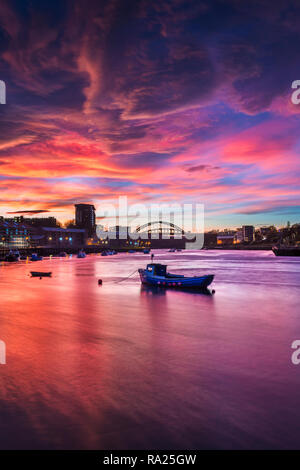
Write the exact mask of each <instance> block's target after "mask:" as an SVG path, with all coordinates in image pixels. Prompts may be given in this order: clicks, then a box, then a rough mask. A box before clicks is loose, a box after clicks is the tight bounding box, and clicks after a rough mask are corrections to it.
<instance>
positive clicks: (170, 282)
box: [138, 263, 214, 289]
mask: <svg viewBox="0 0 300 470" xmlns="http://www.w3.org/2000/svg"><path fill="white" fill-rule="evenodd" d="M138 271H139V274H140V279H141V282H142V284H148V285H151V286H155V287H162V288H166V287H171V288H178V289H179V288H180V289H206V288H207V287H208V286H209V285H210V284H211V283H212V281H213V279H214V275H213V274H208V275H204V276H193V277H185V276H182V275H180V274H171V273H168V272H167V266H166V265H165V264H158V263H151V264H147V268H146V269H139V270H138Z"/></svg>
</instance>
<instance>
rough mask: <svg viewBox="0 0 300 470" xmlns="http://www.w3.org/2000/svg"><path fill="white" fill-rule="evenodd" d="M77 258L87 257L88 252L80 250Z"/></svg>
mask: <svg viewBox="0 0 300 470" xmlns="http://www.w3.org/2000/svg"><path fill="white" fill-rule="evenodd" d="M77 258H86V253H85V251H83V250H79V251H78V254H77Z"/></svg>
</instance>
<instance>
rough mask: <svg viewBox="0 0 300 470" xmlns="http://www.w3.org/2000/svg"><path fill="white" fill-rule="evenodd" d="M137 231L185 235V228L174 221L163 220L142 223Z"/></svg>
mask: <svg viewBox="0 0 300 470" xmlns="http://www.w3.org/2000/svg"><path fill="white" fill-rule="evenodd" d="M136 232H137V233H148V234H151V233H158V234H163V235H167V234H169V235H184V230H183V229H182V228H180V227H179V226H178V225H175V224H173V223H172V222H165V221H163V220H158V221H154V222H148V223H147V224H144V225H140V226H139V227H137V228H136Z"/></svg>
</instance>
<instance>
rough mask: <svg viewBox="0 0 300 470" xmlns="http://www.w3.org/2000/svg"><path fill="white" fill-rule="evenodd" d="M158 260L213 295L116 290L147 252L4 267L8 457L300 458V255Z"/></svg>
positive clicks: (0, 379) (129, 286) (2, 407)
mask: <svg viewBox="0 0 300 470" xmlns="http://www.w3.org/2000/svg"><path fill="white" fill-rule="evenodd" d="M155 258H156V261H160V262H166V263H167V264H168V265H169V266H170V270H172V271H173V272H177V273H184V274H186V275H194V274H196V273H199V272H203V273H215V275H216V277H215V281H214V284H213V286H212V287H213V288H214V289H215V290H216V293H215V295H214V296H206V295H203V294H193V293H186V292H179V291H162V292H159V293H157V292H153V291H151V290H147V289H145V288H141V286H140V282H139V279H138V277H137V275H133V276H132V277H131V278H129V279H127V280H125V281H123V282H118V281H120V280H121V279H122V278H124V277H126V276H128V275H129V274H131V273H132V272H133V271H135V270H136V269H138V268H139V267H144V266H145V264H146V262H147V261H148V259H149V255H148V256H147V255H143V254H130V255H129V254H118V255H116V256H110V257H101V256H96V255H91V256H89V257H87V258H86V259H76V258H74V257H73V258H68V259H52V260H50V259H46V260H44V261H42V262H36V263H26V262H19V263H16V264H14V263H11V264H5V265H2V266H1V267H0V288H1V307H0V311H1V313H0V339H1V340H3V341H5V343H6V346H7V364H6V365H1V366H0V448H2V449H11V448H34V449H37V448H40V449H54V448H57V449H60V448H65V449H104V448H106V449H108V448H109V449H118V448H119V449H135V448H142V449H153V448H158V449H167V448H168V449H176V448H181V449H182V448H184V449H230V448H239V449H247V448H300V365H299V366H295V365H293V364H292V363H291V353H292V350H291V343H292V341H293V340H294V339H300V311H299V295H300V258H298V259H297V258H276V257H275V256H274V255H273V253H271V252H259V251H256V252H246V251H244V252H233V251H202V252H197V253H196V252H181V253H174V254H173V253H167V252H164V251H157V252H156V256H155ZM171 268H172V269H171ZM32 269H33V270H39V269H40V270H44V271H48V270H51V271H52V272H53V277H52V278H49V279H42V280H40V279H35V278H33V279H31V278H30V277H29V271H30V270H32ZM99 278H101V279H103V285H102V286H98V283H97V281H98V279H99Z"/></svg>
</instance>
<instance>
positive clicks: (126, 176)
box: [0, 0, 300, 229]
mask: <svg viewBox="0 0 300 470" xmlns="http://www.w3.org/2000/svg"><path fill="white" fill-rule="evenodd" d="M299 24H300V2H299V1H288V0H285V1H276V2H274V3H272V2H270V1H269V0H268V1H265V0H252V1H247V0H226V1H223V0H216V1H213V0H206V1H199V0H197V1H181V0H172V1H165V0H161V1H153V0H152V1H147V0H145V1H143V0H142V1H130V0H126V1H124V0H122V1H121V0H109V1H101V0H98V1H90V0H85V1H77V0H75V1H74V0H73V1H70V2H69V1H57V2H56V1H53V0H51V1H50V0H49V1H48V0H46V1H45V0H43V1H41V0H39V1H37V0H31V1H24V0H23V1H17V0H9V1H6V0H4V1H3V0H2V1H1V6H0V79H1V80H4V81H5V83H6V87H7V104H6V105H0V130H1V132H0V180H1V186H0V187H1V196H0V198H1V201H0V214H1V215H6V214H7V212H14V211H22V210H26V211H50V212H41V215H45V216H46V215H54V216H56V217H58V219H60V220H65V219H70V218H72V217H73V204H74V203H79V202H87V203H89V202H92V203H94V204H95V206H96V208H98V207H99V206H100V205H101V203H102V202H103V201H114V200H115V199H116V198H117V197H118V196H119V195H127V197H128V198H129V201H130V202H133V203H137V202H143V203H146V204H150V203H174V202H177V203H184V202H185V203H187V202H189V203H203V204H205V214H206V217H205V222H206V228H207V229H209V228H213V227H217V228H218V227H237V226H240V225H242V224H245V223H253V224H262V223H267V224H271V223H275V224H276V225H282V224H285V223H286V222H287V221H288V220H289V221H291V223H294V222H300V210H299V196H300V185H299V177H300V159H299V151H300V126H299V112H300V105H294V104H292V102H291V93H292V89H291V84H292V82H293V81H294V80H297V79H300V46H299V44H300V27H299Z"/></svg>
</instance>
